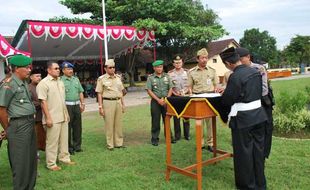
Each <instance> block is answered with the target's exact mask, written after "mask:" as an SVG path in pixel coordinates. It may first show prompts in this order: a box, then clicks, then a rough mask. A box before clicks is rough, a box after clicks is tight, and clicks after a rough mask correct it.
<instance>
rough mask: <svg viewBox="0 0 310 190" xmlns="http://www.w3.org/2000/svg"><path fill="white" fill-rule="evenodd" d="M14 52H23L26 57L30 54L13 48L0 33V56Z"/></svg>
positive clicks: (13, 53)
mask: <svg viewBox="0 0 310 190" xmlns="http://www.w3.org/2000/svg"><path fill="white" fill-rule="evenodd" d="M15 54H23V55H26V56H28V57H29V56H30V53H28V52H24V51H20V50H17V49H15V48H13V47H12V46H11V44H9V42H7V41H6V40H5V38H4V37H3V36H2V35H1V34H0V57H4V58H5V57H7V56H10V55H15Z"/></svg>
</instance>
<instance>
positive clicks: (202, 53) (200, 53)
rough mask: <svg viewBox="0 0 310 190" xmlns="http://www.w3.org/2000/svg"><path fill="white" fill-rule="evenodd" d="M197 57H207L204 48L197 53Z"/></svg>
mask: <svg viewBox="0 0 310 190" xmlns="http://www.w3.org/2000/svg"><path fill="white" fill-rule="evenodd" d="M197 56H208V51H207V49H206V48H202V49H201V50H199V51H197Z"/></svg>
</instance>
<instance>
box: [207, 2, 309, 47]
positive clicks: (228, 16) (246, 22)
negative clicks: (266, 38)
mask: <svg viewBox="0 0 310 190" xmlns="http://www.w3.org/2000/svg"><path fill="white" fill-rule="evenodd" d="M202 3H203V5H206V4H207V6H208V8H210V9H212V10H213V11H215V12H216V13H217V15H218V16H219V17H220V20H219V22H220V24H221V25H223V27H224V28H225V29H226V31H228V32H229V33H230V34H229V35H228V36H224V37H223V39H228V38H234V39H235V40H236V41H237V42H239V40H240V38H242V37H243V35H244V31H245V30H247V29H252V28H258V29H259V31H260V32H262V31H265V30H266V31H268V33H269V35H270V36H273V37H275V38H276V40H277V47H278V49H281V50H282V49H283V48H284V47H285V46H287V45H288V44H289V43H290V40H291V38H293V37H295V36H296V35H297V34H298V35H310V1H309V0H238V1H237V0H203V1H202Z"/></svg>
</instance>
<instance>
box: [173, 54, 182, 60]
mask: <svg viewBox="0 0 310 190" xmlns="http://www.w3.org/2000/svg"><path fill="white" fill-rule="evenodd" d="M180 60H182V57H181V56H180V55H176V56H174V58H173V61H180Z"/></svg>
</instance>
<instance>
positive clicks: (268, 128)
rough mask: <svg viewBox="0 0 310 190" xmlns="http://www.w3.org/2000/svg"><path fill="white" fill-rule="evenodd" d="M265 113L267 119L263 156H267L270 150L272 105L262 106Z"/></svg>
mask: <svg viewBox="0 0 310 190" xmlns="http://www.w3.org/2000/svg"><path fill="white" fill-rule="evenodd" d="M263 107H264V109H265V112H266V114H267V117H268V120H267V122H266V126H265V150H264V151H265V153H264V154H265V158H268V157H269V155H270V151H271V144H272V131H273V117H272V106H266V105H264V106H263Z"/></svg>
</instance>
